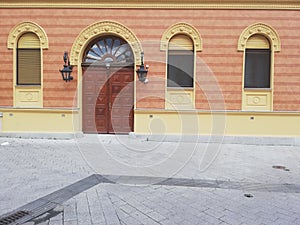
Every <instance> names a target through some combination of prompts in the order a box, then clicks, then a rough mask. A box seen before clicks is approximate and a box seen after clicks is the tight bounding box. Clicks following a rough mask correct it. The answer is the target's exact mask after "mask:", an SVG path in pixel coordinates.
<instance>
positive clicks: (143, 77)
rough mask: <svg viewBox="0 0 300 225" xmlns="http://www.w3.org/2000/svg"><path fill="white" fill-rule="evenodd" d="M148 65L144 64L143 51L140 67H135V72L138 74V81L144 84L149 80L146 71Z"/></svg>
mask: <svg viewBox="0 0 300 225" xmlns="http://www.w3.org/2000/svg"><path fill="white" fill-rule="evenodd" d="M148 69H149V65H146V66H145V65H144V52H141V65H140V68H139V69H137V71H136V73H137V75H138V78H139V81H141V82H143V83H144V84H147V83H148V82H149V80H148V79H147V73H148Z"/></svg>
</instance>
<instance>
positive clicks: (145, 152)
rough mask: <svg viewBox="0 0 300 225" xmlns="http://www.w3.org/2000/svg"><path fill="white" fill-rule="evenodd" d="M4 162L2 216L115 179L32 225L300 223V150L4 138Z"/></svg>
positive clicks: (0, 167)
mask: <svg viewBox="0 0 300 225" xmlns="http://www.w3.org/2000/svg"><path fill="white" fill-rule="evenodd" d="M0 156H1V157H0V174H1V182H0V217H1V215H4V214H6V213H9V212H11V211H13V210H16V209H22V207H23V206H24V205H26V204H30V203H32V202H34V201H35V200H37V199H40V200H41V199H42V200H44V201H46V198H45V196H47V195H49V194H51V193H53V192H55V191H57V190H64V188H65V187H66V186H67V185H72V184H74V183H75V182H77V181H80V180H82V179H84V178H88V177H91V175H92V174H102V175H103V178H105V179H106V181H105V182H102V181H101V182H100V181H99V182H98V183H97V182H95V183H92V184H91V185H90V186H87V187H86V188H84V189H82V190H80V191H77V192H76V191H72V190H71V191H70V190H68V192H66V194H65V196H67V195H68V196H69V197H68V198H67V197H66V199H65V200H64V199H63V200H61V201H60V202H59V204H56V207H55V208H53V209H51V210H49V211H47V213H44V214H43V215H42V216H40V217H38V218H35V219H33V220H31V221H29V222H27V223H26V224H30V225H31V224H32V225H33V224H50V225H56V224H58V225H67V224H70V225H73V224H74V225H86V224H87V225H88V224H93V225H94V224H95V225H98V224H128V225H135V224H284V225H285V224H293V225H294V224H300V173H299V171H300V148H299V146H297V145H296V146H292V145H288V144H285V145H263V144H260V145H247V144H229V143H226V144H217V143H211V144H210V143H182V142H181V143H178V142H154V141H145V140H144V139H140V138H130V137H128V136H125V135H124V136H98V135H86V137H84V138H79V139H73V140H48V139H18V138H0ZM168 178H169V179H168ZM84 181H85V180H84ZM83 183H87V182H83ZM77 190H79V189H77ZM245 194H246V195H245ZM63 196H64V195H63ZM52 203H55V202H54V200H53V201H52ZM6 215H8V214H6ZM2 218H3V217H2ZM0 223H1V219H0Z"/></svg>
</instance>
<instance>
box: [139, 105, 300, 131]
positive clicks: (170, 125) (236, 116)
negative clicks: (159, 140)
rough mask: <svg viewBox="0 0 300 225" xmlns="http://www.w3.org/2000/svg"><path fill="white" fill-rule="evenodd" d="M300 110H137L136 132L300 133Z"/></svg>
mask: <svg viewBox="0 0 300 225" xmlns="http://www.w3.org/2000/svg"><path fill="white" fill-rule="evenodd" d="M299 124H300V112H295V113H292V112H291V113H285V112H233V111H231V112H209V111H171V110H161V111H160V110H136V111H135V133H137V134H145V135H151V134H200V135H230V136H231V135H234V136H300V129H299Z"/></svg>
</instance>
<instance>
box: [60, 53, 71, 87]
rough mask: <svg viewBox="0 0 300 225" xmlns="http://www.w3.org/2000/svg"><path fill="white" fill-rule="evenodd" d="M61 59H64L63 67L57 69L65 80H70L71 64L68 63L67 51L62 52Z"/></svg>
mask: <svg viewBox="0 0 300 225" xmlns="http://www.w3.org/2000/svg"><path fill="white" fill-rule="evenodd" d="M63 59H64V63H65V64H64V67H63V69H62V70H59V72H61V76H62V79H63V80H64V81H65V82H70V81H71V80H73V77H72V76H71V73H72V71H73V66H71V65H70V59H69V56H68V52H64V56H63Z"/></svg>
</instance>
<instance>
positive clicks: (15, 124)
mask: <svg viewBox="0 0 300 225" xmlns="http://www.w3.org/2000/svg"><path fill="white" fill-rule="evenodd" d="M0 115H2V117H0V125H1V126H0V132H2V133H18V132H27V133H74V132H78V131H79V126H78V121H79V120H78V111H77V110H64V109H16V108H2V109H1V108H0Z"/></svg>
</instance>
